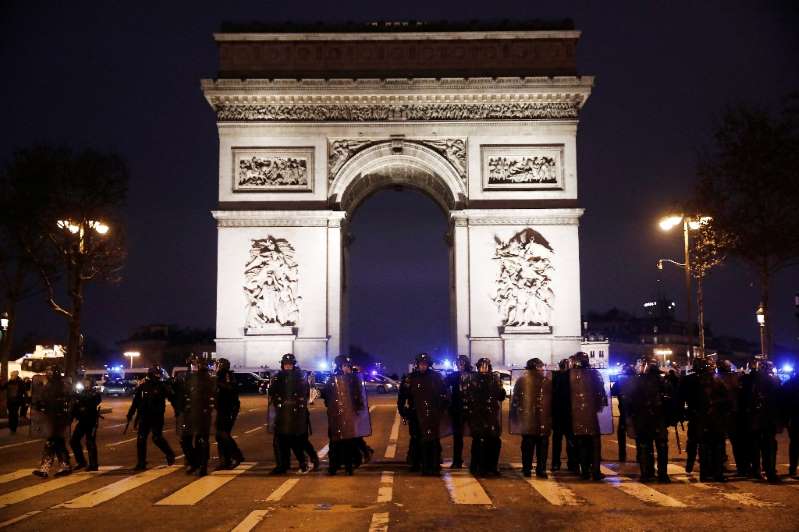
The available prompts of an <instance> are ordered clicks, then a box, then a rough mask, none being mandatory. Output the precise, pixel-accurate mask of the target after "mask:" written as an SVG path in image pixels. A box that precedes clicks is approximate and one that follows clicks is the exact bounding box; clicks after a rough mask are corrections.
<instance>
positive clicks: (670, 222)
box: [658, 214, 712, 359]
mask: <svg viewBox="0 0 799 532" xmlns="http://www.w3.org/2000/svg"><path fill="white" fill-rule="evenodd" d="M711 220H712V218H711V217H710V216H693V217H692V216H686V215H684V214H671V215H669V216H665V217H663V218H661V219H660V221H659V222H658V225H659V226H660V229H661V230H662V231H671V230H672V229H674V228H675V227H677V226H678V225H680V223H682V234H683V253H684V254H685V262H683V263H682V264H680V263H678V262H674V261H670V260H660V261H658V268H659V269H661V270H662V269H663V262H674V264H677V265H679V266H682V267H683V268H684V269H685V314H686V323H687V326H688V358H689V359H690V358H693V356H694V326H693V312H692V309H691V307H692V303H691V299H692V297H691V252H690V249H689V244H690V231H696V230H698V229H700V228H701V227H702V225H704V224H706V223H708V222H710V221H711ZM702 356H703V357H704V353H702Z"/></svg>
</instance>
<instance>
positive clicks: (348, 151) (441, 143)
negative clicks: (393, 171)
mask: <svg viewBox="0 0 799 532" xmlns="http://www.w3.org/2000/svg"><path fill="white" fill-rule="evenodd" d="M384 142H390V141H389V140H387V139H366V140H365V139H334V140H331V141H330V149H329V150H328V153H329V156H328V177H329V179H330V180H331V181H332V180H333V179H334V178H335V177H336V174H338V171H339V170H341V167H342V166H344V163H346V162H347V161H349V160H350V159H351V158H352V157H353V156H354V155H355V154H357V153H358V152H360V151H362V150H364V149H366V148H368V147H370V146H375V145H377V144H381V143H384ZM402 142H408V143H412V144H419V145H422V146H426V147H428V148H430V149H431V150H433V151H435V152H436V153H438V154H440V155H441V156H443V157H444V158H445V159H446V160H447V161H448V162H449V163H450V164H451V165H452V166H453V167H454V168H455V170H456V171H457V172H458V175H459V176H460V177H461V179H464V180H465V179H466V140H464V139H458V138H447V139H405V138H403V139H402Z"/></svg>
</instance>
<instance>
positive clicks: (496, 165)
mask: <svg viewBox="0 0 799 532" xmlns="http://www.w3.org/2000/svg"><path fill="white" fill-rule="evenodd" d="M481 153H482V159H483V188H484V189H486V190H489V189H505V190H508V189H510V190H553V189H555V190H559V189H563V183H564V169H563V146H561V145H557V146H550V145H546V146H482V147H481Z"/></svg>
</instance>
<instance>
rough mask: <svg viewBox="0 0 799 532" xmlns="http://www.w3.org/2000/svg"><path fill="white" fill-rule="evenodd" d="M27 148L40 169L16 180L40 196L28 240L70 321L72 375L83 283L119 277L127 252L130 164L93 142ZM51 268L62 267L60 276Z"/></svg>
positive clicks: (58, 308) (53, 299) (50, 298)
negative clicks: (73, 147) (74, 148)
mask: <svg viewBox="0 0 799 532" xmlns="http://www.w3.org/2000/svg"><path fill="white" fill-rule="evenodd" d="M22 156H23V157H27V158H29V159H32V160H33V161H34V163H33V164H34V165H35V166H37V174H36V175H35V176H33V177H35V178H34V179H27V180H26V181H25V182H17V183H16V186H17V187H18V188H19V189H21V190H22V191H23V194H24V195H25V196H26V197H30V198H34V199H35V201H36V203H37V204H38V209H37V211H36V216H34V217H33V219H32V220H31V224H30V225H31V227H30V231H29V234H28V238H27V239H26V240H25V241H24V242H23V244H24V246H25V250H26V252H27V254H28V257H29V258H30V260H31V261H32V263H33V264H35V265H36V269H37V272H38V274H39V277H40V279H41V281H42V283H43V285H44V287H45V293H46V298H47V302H48V303H49V305H50V307H51V308H52V309H53V310H54V311H55V312H56V313H57V314H59V315H60V316H63V317H64V318H65V319H66V321H67V332H68V334H67V349H66V368H65V371H66V374H67V375H74V373H75V372H76V370H77V369H78V367H79V365H80V358H81V344H82V334H81V319H82V317H83V310H84V303H85V299H84V289H85V287H86V285H87V284H88V283H90V282H93V281H110V282H115V281H118V280H119V279H120V271H121V269H122V266H123V265H124V261H125V258H126V252H125V238H124V237H125V233H124V227H123V224H122V218H121V212H120V211H121V208H122V207H123V205H124V203H125V199H126V196H127V184H128V172H127V168H126V166H125V164H124V162H123V161H122V160H121V159H120V158H119V157H118V156H117V155H114V154H107V153H101V152H98V151H95V150H90V149H87V150H84V151H82V152H79V153H73V152H71V151H70V150H67V149H64V148H58V149H55V148H50V147H47V146H40V147H37V148H34V149H32V150H28V151H24V152H23V155H22ZM20 177H23V176H20ZM29 177H30V176H29ZM54 272H62V274H63V275H62V277H63V279H62V281H63V282H59V278H58V276H56V275H54ZM62 289H63V292H65V293H63V294H59V293H60V292H61V291H62Z"/></svg>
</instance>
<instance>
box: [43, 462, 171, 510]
mask: <svg viewBox="0 0 799 532" xmlns="http://www.w3.org/2000/svg"><path fill="white" fill-rule="evenodd" d="M179 469H181V467H180V466H159V467H156V468H153V469H150V470H149V471H145V472H143V473H139V474H138V475H132V476H129V477H125V478H123V479H122V480H118V481H116V482H114V483H113V484H109V485H108V486H103V487H102V488H99V489H96V490H94V491H91V492H89V493H87V494H85V495H81V496H80V497H78V498H76V499H72V500H70V501H67V502H65V503H62V504H59V505H57V506H54V508H94V507H95V506H98V505H100V504H102V503H104V502H108V501H110V500H111V499H114V498H116V497H119V496H120V495H122V494H124V493H127V492H129V491H131V490H134V489H136V488H138V487H140V486H143V485H145V484H147V483H149V482H152V481H154V480H156V479H159V478H161V477H164V476H166V475H169V474H170V473H174V472H175V471H177V470H179Z"/></svg>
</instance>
